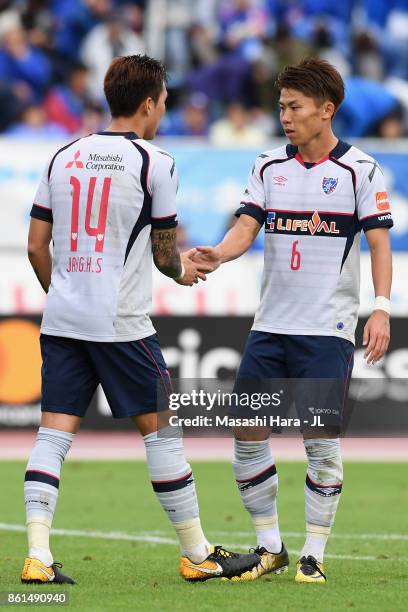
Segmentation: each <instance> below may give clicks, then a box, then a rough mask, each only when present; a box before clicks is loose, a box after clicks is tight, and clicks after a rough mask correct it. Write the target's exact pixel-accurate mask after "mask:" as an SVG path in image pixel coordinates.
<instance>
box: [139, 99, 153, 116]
mask: <svg viewBox="0 0 408 612" xmlns="http://www.w3.org/2000/svg"><path fill="white" fill-rule="evenodd" d="M153 105H154V103H153V98H150V97H149V98H146V100H144V101H143V102H142V104H141V105H140V109H141V111H142V113H143V115H147V116H149V115H150V114H151V112H152V110H153Z"/></svg>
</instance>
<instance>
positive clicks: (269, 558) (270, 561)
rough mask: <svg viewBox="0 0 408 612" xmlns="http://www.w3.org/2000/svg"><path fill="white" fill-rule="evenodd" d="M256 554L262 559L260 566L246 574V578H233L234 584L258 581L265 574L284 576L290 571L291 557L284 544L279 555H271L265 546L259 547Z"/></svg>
mask: <svg viewBox="0 0 408 612" xmlns="http://www.w3.org/2000/svg"><path fill="white" fill-rule="evenodd" d="M254 552H255V554H257V555H259V557H260V561H259V563H258V565H256V566H255V567H254V568H252V570H251V571H250V572H246V574H245V576H244V578H232V579H231V580H233V581H234V582H235V581H243V580H245V581H247V580H257V579H258V578H260V577H261V576H263V575H264V574H283V573H285V572H287V571H288V566H289V555H288V551H287V550H286V548H285V546H284V545H283V544H282V549H281V551H280V552H279V553H271V552H269V551H268V550H266V548H264V547H263V546H262V547H261V546H258V548H255V551H254ZM248 574H249V575H248Z"/></svg>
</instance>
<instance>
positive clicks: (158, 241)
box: [152, 228, 181, 278]
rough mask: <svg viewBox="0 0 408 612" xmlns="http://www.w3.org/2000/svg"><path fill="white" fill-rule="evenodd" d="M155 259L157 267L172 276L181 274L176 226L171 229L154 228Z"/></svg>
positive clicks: (153, 245)
mask: <svg viewBox="0 0 408 612" xmlns="http://www.w3.org/2000/svg"><path fill="white" fill-rule="evenodd" d="M152 251H153V260H154V263H155V264H156V266H157V268H158V269H159V270H160V272H162V273H163V274H165V275H166V276H170V278H177V277H178V276H180V274H181V261H180V253H179V251H178V248H177V243H176V228H174V229H170V230H153V232H152Z"/></svg>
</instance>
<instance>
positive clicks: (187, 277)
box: [176, 249, 207, 287]
mask: <svg viewBox="0 0 408 612" xmlns="http://www.w3.org/2000/svg"><path fill="white" fill-rule="evenodd" d="M194 251H195V249H190V251H186V252H185V253H181V254H180V259H181V263H182V264H183V266H184V275H183V277H182V278H179V279H178V280H176V283H178V284H179V285H187V286H188V287H192V285H194V284H197V283H198V281H199V279H201V280H203V281H205V280H207V277H206V275H205V274H204V271H203V270H201V269H200V266H198V265H197V264H196V262H195V261H193V257H194Z"/></svg>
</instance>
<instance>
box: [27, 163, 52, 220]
mask: <svg viewBox="0 0 408 612" xmlns="http://www.w3.org/2000/svg"><path fill="white" fill-rule="evenodd" d="M48 167H49V163H47V165H46V166H45V168H44V171H43V173H42V176H41V180H40V184H39V185H38V188H37V192H36V194H35V196H34V202H33V206H32V208H31V212H30V216H31V217H33V218H34V219H40V220H41V221H48V223H52V221H53V219H52V206H51V193H50V184H49V181H48Z"/></svg>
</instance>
